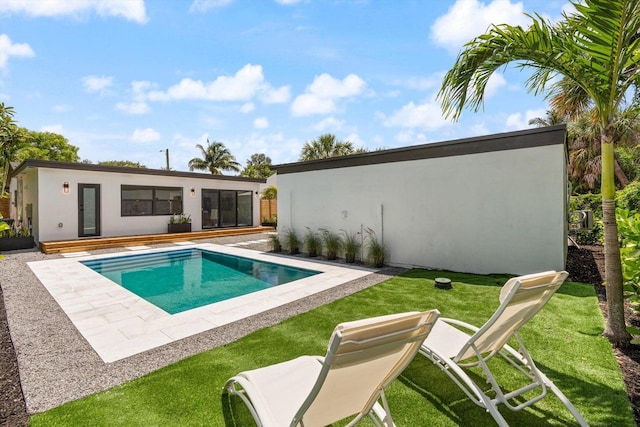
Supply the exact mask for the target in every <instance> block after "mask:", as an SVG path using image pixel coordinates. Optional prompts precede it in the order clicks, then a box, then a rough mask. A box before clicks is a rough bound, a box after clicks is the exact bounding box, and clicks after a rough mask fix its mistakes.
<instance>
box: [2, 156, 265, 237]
mask: <svg viewBox="0 0 640 427" xmlns="http://www.w3.org/2000/svg"><path fill="white" fill-rule="evenodd" d="M11 176H12V183H11V188H10V193H11V205H10V208H11V217H12V218H15V219H17V220H18V221H20V222H22V223H26V224H29V225H30V226H31V227H32V232H33V235H34V237H35V240H36V242H44V241H53V240H72V239H78V238H83V237H98V236H101V237H114V236H128V235H138V234H154V233H166V232H167V224H168V223H169V219H170V217H171V215H172V214H174V213H183V214H184V215H188V216H190V217H191V222H192V230H193V231H200V230H206V229H214V228H224V227H251V226H258V225H260V203H259V190H260V185H261V184H264V183H265V180H264V179H252V178H242V177H237V176H222V175H211V174H205V173H190V172H175V171H166V170H157V169H144V168H127V167H114V166H99V165H92V164H83V163H64V162H52V161H44V160H26V161H24V162H23V163H21V164H20V165H19V166H18V167H17V168H16V169H15V170H14V171H13V173H12V175H11Z"/></svg>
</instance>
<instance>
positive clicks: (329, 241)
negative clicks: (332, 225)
mask: <svg viewBox="0 0 640 427" xmlns="http://www.w3.org/2000/svg"><path fill="white" fill-rule="evenodd" d="M320 231H321V232H322V240H323V242H324V247H325V248H326V249H327V259H328V260H331V261H333V260H335V259H336V258H338V252H340V250H341V249H342V237H340V235H339V234H336V233H333V232H331V231H329V230H325V229H320Z"/></svg>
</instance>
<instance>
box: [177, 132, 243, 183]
mask: <svg viewBox="0 0 640 427" xmlns="http://www.w3.org/2000/svg"><path fill="white" fill-rule="evenodd" d="M196 148H198V149H199V150H200V152H201V153H202V158H200V157H194V158H193V159H191V160H189V170H191V171H193V170H194V169H198V170H208V171H209V172H211V173H212V174H213V175H222V171H223V170H224V171H229V170H230V171H235V172H239V171H240V163H238V162H236V158H235V157H234V156H232V155H231V152H230V151H229V150H228V149H227V148H226V147H225V146H224V144H223V143H222V142H218V141H213V142H209V138H207V148H204V147H203V146H202V145H201V144H196Z"/></svg>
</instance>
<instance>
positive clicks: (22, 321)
mask: <svg viewBox="0 0 640 427" xmlns="http://www.w3.org/2000/svg"><path fill="white" fill-rule="evenodd" d="M266 238H267V235H266V234H252V235H245V236H230V237H219V238H215V239H206V240H198V243H201V242H212V243H217V244H230V243H239V242H248V241H256V240H261V239H266ZM158 246H163V245H158ZM164 246H168V245H164ZM244 247H245V248H248V249H254V250H258V251H266V250H268V249H269V244H268V243H264V242H258V243H252V244H250V245H246V246H244ZM119 251H122V249H110V250H101V251H92V253H107V252H119ZM4 255H5V259H4V260H0V286H2V291H3V293H4V299H5V308H6V311H7V318H8V321H9V330H10V332H11V339H12V340H13V345H14V348H15V350H16V353H17V357H18V366H19V369H20V380H21V383H22V390H23V393H24V396H25V400H26V404H27V410H28V412H29V413H30V414H33V413H37V412H42V411H46V410H48V409H51V408H53V407H56V406H58V405H61V404H63V403H65V402H68V401H71V400H75V399H78V398H81V397H84V396H86V395H89V394H92V393H95V392H97V391H101V390H104V389H107V388H109V387H112V386H115V385H118V384H121V383H123V382H126V381H129V380H131V379H134V378H137V377H140V376H142V375H145V374H147V373H149V372H151V371H154V370H156V369H159V368H161V367H163V366H166V365H169V364H171V363H173V362H176V361H178V360H181V359H184V358H186V357H188V356H191V355H194V354H197V353H200V352H203V351H206V350H208V349H210V348H213V347H217V346H220V345H224V344H227V343H230V342H233V341H235V340H237V339H239V338H240V337H242V336H244V335H247V334H248V333H250V332H252V331H255V330H257V329H261V328H264V327H266V326H271V325H274V324H277V323H279V322H281V321H282V320H284V319H286V318H288V317H291V316H294V315H296V314H299V313H303V312H306V311H309V310H311V309H313V308H315V307H318V306H321V305H324V304H327V303H329V302H331V301H334V300H336V299H339V298H342V297H344V296H347V295H350V294H352V293H354V292H357V291H359V290H362V289H365V288H367V287H369V286H372V285H374V284H376V283H379V282H382V281H384V280H386V279H388V278H389V277H391V276H393V275H396V274H398V273H399V272H401V271H404V270H403V269H396V268H387V269H384V270H381V271H379V272H378V273H373V274H370V275H368V276H365V277H364V278H362V279H358V280H354V281H352V282H348V283H346V284H344V285H342V286H339V287H337V288H333V289H331V290H328V291H325V292H322V293H320V294H316V295H313V296H310V297H307V298H305V299H302V300H298V301H295V302H292V303H290V304H287V305H284V306H281V307H278V308H276V309H273V310H270V311H268V312H265V313H261V314H259V315H255V316H252V317H250V318H246V319H243V320H241V321H238V322H235V323H232V324H229V325H225V326H223V327H219V328H216V329H212V330H209V331H207V332H203V333H201V334H198V335H195V336H192V337H188V338H185V339H183V340H180V341H176V342H173V343H171V344H167V345H165V346H162V347H159V348H156V349H153V350H150V351H147V352H144V353H141V354H137V355H135V356H132V357H129V358H127V359H124V360H120V361H117V362H114V363H104V362H103V361H102V360H101V359H100V357H98V355H97V354H96V353H95V352H94V351H93V349H92V348H91V346H90V345H89V344H88V343H87V342H86V341H85V340H84V338H83V337H82V336H81V335H80V333H79V332H78V331H77V330H76V328H75V327H74V326H73V324H72V323H71V321H70V320H69V318H68V317H67V316H66V315H65V313H64V312H63V311H62V310H61V309H60V307H59V306H58V304H57V303H56V302H55V300H54V299H53V298H52V297H51V295H49V293H48V292H47V290H46V289H45V288H44V286H43V285H42V284H41V283H40V282H39V281H38V279H37V278H36V277H35V275H34V274H33V273H32V272H31V270H30V269H29V267H28V266H27V264H26V263H27V262H30V261H39V260H45V259H55V258H58V257H60V256H59V255H45V254H43V253H41V252H38V251H36V250H31V251H17V252H8V253H4Z"/></svg>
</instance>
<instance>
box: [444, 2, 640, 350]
mask: <svg viewBox="0 0 640 427" xmlns="http://www.w3.org/2000/svg"><path fill="white" fill-rule="evenodd" d="M571 3H572V5H573V6H574V7H575V9H576V13H575V14H572V15H568V14H566V13H565V14H563V19H562V20H561V21H559V22H557V23H556V24H551V23H550V22H548V21H546V20H545V19H543V18H542V17H540V16H539V15H536V16H535V17H531V26H530V27H529V28H527V29H523V28H522V27H520V26H511V25H506V24H502V25H494V26H492V27H490V28H489V30H487V32H486V33H485V34H483V35H480V36H478V37H476V38H474V39H473V40H471V41H470V42H469V43H467V44H466V45H465V46H464V48H463V50H462V51H461V52H460V54H459V55H458V58H457V60H456V63H455V64H454V66H453V68H452V69H451V70H449V71H448V72H447V74H446V76H445V78H444V81H443V83H442V87H441V89H440V92H439V93H438V96H439V98H440V100H441V102H442V107H443V111H444V113H445V115H446V116H450V117H452V118H453V119H458V118H459V116H460V114H461V112H462V109H463V108H464V107H465V106H468V107H470V108H471V109H473V110H476V111H477V110H478V109H479V108H480V107H481V106H482V104H483V102H484V92H485V89H486V86H487V82H488V80H489V77H491V75H492V74H493V72H494V71H496V70H498V69H499V68H501V67H502V66H505V65H507V64H508V63H511V62H514V61H517V62H519V65H518V66H519V67H520V68H527V67H529V68H532V69H533V73H532V75H531V77H530V78H529V79H528V80H527V86H528V89H529V90H530V91H533V92H534V93H536V94H538V93H541V92H545V91H546V90H547V88H546V85H547V84H548V83H550V82H551V81H552V79H554V78H555V77H556V76H558V75H561V76H563V77H566V78H567V79H570V80H571V81H573V82H574V83H575V84H576V85H577V86H579V87H580V88H581V89H582V90H583V91H584V93H585V94H587V95H588V96H589V98H590V100H591V102H592V103H593V109H594V111H595V112H596V114H597V118H598V127H599V131H600V132H599V133H600V147H601V156H602V173H601V195H602V211H603V222H604V236H605V270H606V273H605V280H606V283H607V286H606V292H607V308H608V316H607V324H606V327H605V330H604V335H605V336H606V337H607V338H608V339H609V340H610V341H611V342H612V343H613V344H614V345H616V346H619V347H624V346H627V345H628V344H629V342H630V339H631V336H630V335H629V333H628V332H627V330H626V326H625V318H624V300H623V288H622V266H621V261H620V247H619V245H618V228H617V225H616V216H615V208H616V201H615V192H616V187H615V182H614V148H615V147H614V145H615V142H616V141H615V138H614V136H615V132H614V118H615V114H616V111H618V109H619V108H621V107H622V106H623V105H624V103H625V94H626V93H627V91H630V89H632V88H634V87H635V86H636V85H637V83H638V74H639V72H640V69H639V68H638V64H639V60H640V38H639V37H638V33H640V0H581V1H579V2H578V1H575V2H571Z"/></svg>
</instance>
